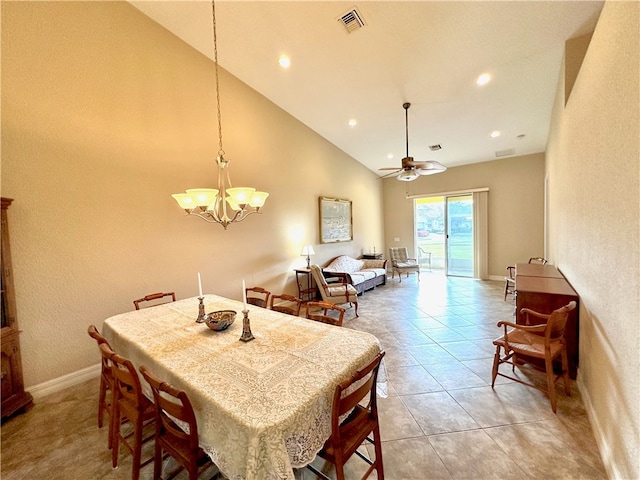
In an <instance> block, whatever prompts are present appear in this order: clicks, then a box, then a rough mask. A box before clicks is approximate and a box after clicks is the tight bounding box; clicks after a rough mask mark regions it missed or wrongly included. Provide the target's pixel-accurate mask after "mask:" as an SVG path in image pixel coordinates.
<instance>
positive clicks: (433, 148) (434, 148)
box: [429, 143, 442, 152]
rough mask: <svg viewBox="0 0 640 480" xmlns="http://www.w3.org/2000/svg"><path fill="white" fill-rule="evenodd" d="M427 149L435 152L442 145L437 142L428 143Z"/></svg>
mask: <svg viewBox="0 0 640 480" xmlns="http://www.w3.org/2000/svg"><path fill="white" fill-rule="evenodd" d="M429 150H431V151H432V152H437V151H438V150H442V145H440V144H439V143H438V144H436V145H429Z"/></svg>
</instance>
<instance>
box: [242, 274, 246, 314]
mask: <svg viewBox="0 0 640 480" xmlns="http://www.w3.org/2000/svg"><path fill="white" fill-rule="evenodd" d="M242 303H243V305H244V309H245V310H246V309H247V287H245V285H244V278H243V279H242Z"/></svg>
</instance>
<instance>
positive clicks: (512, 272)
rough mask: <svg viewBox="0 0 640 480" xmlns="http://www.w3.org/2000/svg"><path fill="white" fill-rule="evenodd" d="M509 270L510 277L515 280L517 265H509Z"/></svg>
mask: <svg viewBox="0 0 640 480" xmlns="http://www.w3.org/2000/svg"><path fill="white" fill-rule="evenodd" d="M507 272H508V275H509V279H511V280H515V278H516V267H514V266H513V265H509V266H508V267H507Z"/></svg>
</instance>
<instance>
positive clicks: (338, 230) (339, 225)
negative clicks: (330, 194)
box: [319, 197, 353, 243]
mask: <svg viewBox="0 0 640 480" xmlns="http://www.w3.org/2000/svg"><path fill="white" fill-rule="evenodd" d="M319 204H320V243H337V242H350V241H351V240H353V218H352V215H351V200H341V199H339V198H327V197H320V199H319Z"/></svg>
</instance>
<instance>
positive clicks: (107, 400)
mask: <svg viewBox="0 0 640 480" xmlns="http://www.w3.org/2000/svg"><path fill="white" fill-rule="evenodd" d="M87 332H88V333H89V336H90V337H91V338H93V339H94V340H95V341H96V342H97V343H98V348H99V350H100V356H101V367H100V392H99V393H98V428H102V425H103V418H104V413H105V412H106V413H107V414H108V415H109V419H111V416H112V412H111V406H112V404H113V403H112V399H113V375H112V373H111V358H110V357H111V353H112V352H113V350H111V346H110V345H109V342H107V339H106V338H104V337H103V336H102V335H100V332H98V329H97V328H96V326H95V325H89V328H88V329H87ZM103 343H104V344H105V345H107V346H108V347H109V350H110V352H109V351H107V352H106V353H107V354H106V355H105V352H104V351H103V350H102V349H100V345H101V344H103ZM111 443H112V437H111V429H109V437H108V446H109V448H111Z"/></svg>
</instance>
